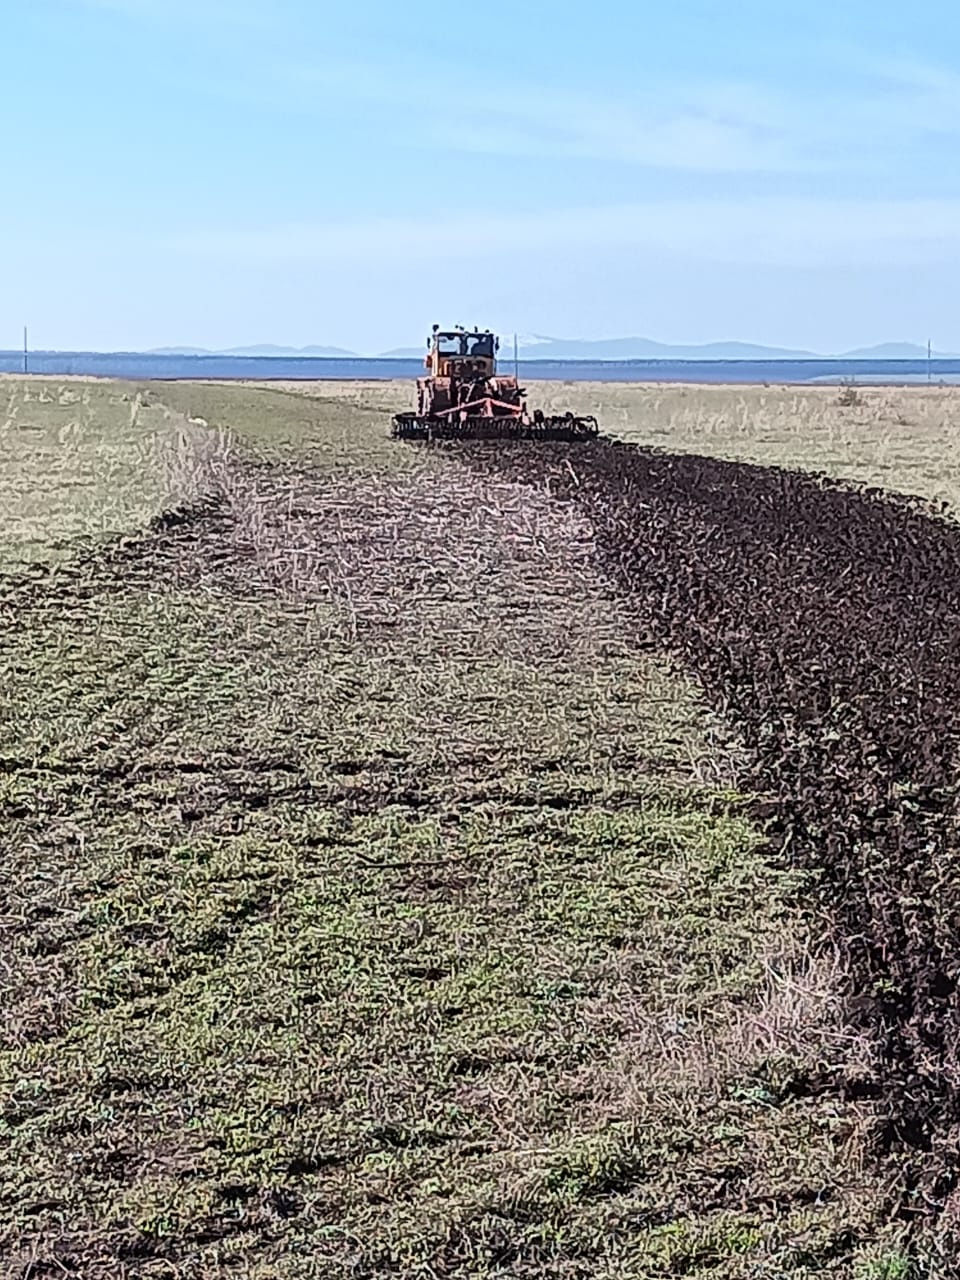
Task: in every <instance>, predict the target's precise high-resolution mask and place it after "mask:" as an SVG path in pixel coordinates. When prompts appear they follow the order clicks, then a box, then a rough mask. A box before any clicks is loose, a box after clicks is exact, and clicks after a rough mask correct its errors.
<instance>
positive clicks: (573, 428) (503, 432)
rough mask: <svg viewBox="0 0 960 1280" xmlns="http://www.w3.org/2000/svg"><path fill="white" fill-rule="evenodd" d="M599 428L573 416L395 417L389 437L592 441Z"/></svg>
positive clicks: (585, 419)
mask: <svg viewBox="0 0 960 1280" xmlns="http://www.w3.org/2000/svg"><path fill="white" fill-rule="evenodd" d="M599 433H600V427H599V425H598V423H597V420H596V418H594V417H590V416H588V417H582V418H578V417H576V416H575V415H574V414H572V413H568V414H562V415H559V416H554V417H549V418H548V417H544V416H543V415H542V414H537V415H536V416H535V417H534V418H532V419H524V418H512V417H507V416H505V417H500V418H496V417H494V418H491V417H470V418H459V419H453V418H424V417H420V416H419V415H418V414H415V413H398V414H397V415H396V416H395V417H394V419H393V429H392V433H391V434H392V435H393V437H394V439H397V440H527V441H532V442H537V441H541V440H543V441H546V440H562V441H578V440H592V439H594V437H596V436H597V435H599Z"/></svg>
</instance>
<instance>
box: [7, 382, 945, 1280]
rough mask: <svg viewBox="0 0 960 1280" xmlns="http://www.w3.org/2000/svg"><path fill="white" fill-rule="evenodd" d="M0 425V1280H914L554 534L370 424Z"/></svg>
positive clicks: (804, 998)
mask: <svg viewBox="0 0 960 1280" xmlns="http://www.w3.org/2000/svg"><path fill="white" fill-rule="evenodd" d="M569 391H570V389H569V388H555V389H554V388H551V389H549V391H548V395H549V396H554V397H559V396H562V395H563V394H566V393H568V392H569ZM0 393H2V396H3V397H4V398H6V400H7V425H6V427H5V428H4V432H5V436H4V438H5V443H6V444H7V445H9V448H8V452H7V455H6V456H7V461H6V463H5V467H4V471H3V474H2V476H0V493H2V494H3V503H4V506H3V510H4V515H5V520H4V527H3V545H2V549H0V554H2V555H3V556H4V557H5V558H6V563H5V568H7V573H6V576H5V578H4V579H2V580H0V581H2V597H0V609H2V612H3V622H4V626H3V631H2V648H0V703H2V705H0V733H2V741H0V806H2V807H0V824H2V825H0V832H2V847H3V849H4V851H5V852H4V855H3V856H4V861H5V864H6V865H5V866H4V873H5V880H6V883H7V885H8V897H7V901H6V903H5V908H4V911H3V914H2V916H0V963H2V966H3V974H4V977H3V979H2V983H3V991H4V1013H5V1017H4V1023H3V1044H2V1050H0V1086H2V1090H3V1093H2V1097H0V1107H2V1110H0V1138H2V1143H3V1148H4V1149H5V1157H6V1158H5V1159H4V1161H3V1166H2V1173H0V1208H2V1212H0V1223H2V1226H0V1269H3V1271H4V1274H10V1275H12V1276H24V1277H26V1276H30V1277H37V1276H53V1275H62V1274H77V1275H81V1276H84V1277H86V1276H91V1277H99V1276H104V1277H106V1276H116V1275H127V1276H141V1275H142V1276H185V1277H194V1276H195V1277H208V1276H219V1275H227V1274H236V1275H243V1276H249V1277H256V1280H267V1278H268V1277H271V1278H272V1277H277V1278H279V1277H281V1276H282V1277H301V1276H302V1277H313V1276H318V1277H328V1276H329V1277H331V1278H332V1280H335V1278H336V1277H338V1276H344V1277H346V1276H355V1277H363V1276H370V1277H373V1276H381V1275H391V1274H393V1275H403V1276H410V1277H424V1278H426V1277H447V1276H449V1277H454V1276H483V1275H488V1276H517V1277H522V1276H557V1277H580V1276H583V1277H586V1276H598V1277H610V1278H611V1280H612V1278H613V1277H618V1278H619V1277H624V1278H627V1277H630V1278H633V1277H635V1278H637V1280H640V1278H643V1277H648V1276H650V1277H654V1276H668V1275H687V1276H701V1275H702V1276H707V1275H709V1276H710V1277H724V1278H727V1277H729V1278H734V1277H748V1276H749V1277H753V1276H764V1275H769V1276H771V1277H778V1276H784V1277H785V1276H790V1277H800V1276H811V1277H812V1276H819V1275H826V1274H836V1275H844V1276H856V1277H861V1278H863V1280H866V1278H867V1277H872V1278H875V1280H881V1278H882V1277H889V1278H893V1277H906V1276H908V1275H910V1274H923V1273H924V1272H923V1271H922V1270H920V1269H919V1268H920V1267H921V1266H922V1263H921V1262H919V1261H918V1260H917V1259H916V1258H915V1257H914V1258H911V1257H910V1256H908V1253H907V1251H906V1250H905V1247H904V1246H903V1244H902V1241H901V1240H900V1238H899V1235H898V1232H897V1230H896V1229H893V1228H888V1227H887V1226H886V1224H885V1223H884V1221H883V1214H882V1204H883V1196H882V1194H881V1192H882V1189H878V1187H877V1184H876V1174H875V1169H874V1167H873V1165H872V1163H871V1161H870V1159H869V1152H868V1150H867V1146H866V1143H867V1138H868V1135H869V1131H870V1104H869V1102H866V1101H859V1102H854V1101H849V1100H847V1101H844V1100H843V1099H842V1098H840V1097H838V1096H836V1094H834V1093H831V1092H826V1093H823V1092H818V1090H817V1089H816V1088H813V1087H811V1085H812V1082H815V1081H816V1080H817V1079H819V1078H820V1077H821V1076H822V1075H823V1074H824V1072H825V1071H829V1072H830V1073H831V1074H832V1075H833V1076H836V1074H837V1073H838V1071H839V1072H840V1073H841V1074H845V1075H846V1076H847V1077H848V1078H849V1079H855V1078H856V1077H857V1075H858V1073H863V1072H866V1071H867V1070H868V1069H869V1057H870V1046H869V1044H865V1043H863V1042H862V1040H860V1039H859V1038H858V1037H856V1036H851V1035H850V1033H849V1032H848V1031H847V1030H846V1028H845V1026H844V1023H843V1019H842V1015H841V996H842V994H843V974H842V972H841V971H840V969H839V966H838V962H837V961H836V959H835V957H834V956H832V954H831V953H830V951H829V950H825V949H823V948H822V947H821V946H819V945H815V941H816V938H817V934H818V930H819V927H820V922H819V921H817V920H816V919H811V918H810V917H809V914H807V908H808V904H809V901H810V899H809V898H808V897H806V896H805V893H804V884H803V883H802V881H801V880H800V879H799V878H798V876H797V875H796V874H794V873H792V872H791V871H789V870H788V869H787V868H785V867H783V866H779V865H776V864H774V863H772V862H771V861H770V860H769V858H767V857H766V856H765V853H764V849H763V846H762V842H761V840H760V837H759V833H758V831H757V828H756V827H755V825H754V824H753V823H752V822H751V819H750V810H751V803H750V802H751V797H746V796H743V795H741V794H739V792H738V791H737V776H738V750H737V744H736V742H735V741H734V740H731V738H730V737H729V734H728V733H727V732H726V730H725V729H724V727H723V726H722V725H720V724H718V723H716V722H715V721H714V720H713V719H712V718H711V717H710V715H709V714H708V713H707V712H706V711H705V709H704V707H703V706H702V705H701V704H700V702H699V701H698V698H697V694H696V690H695V689H693V688H692V687H691V686H690V685H689V684H687V683H686V682H685V681H684V680H683V679H682V678H681V677H680V676H679V675H678V674H677V673H676V672H674V671H671V670H670V669H669V667H668V666H667V665H666V664H665V663H664V661H663V659H662V658H660V657H659V656H658V655H657V654H656V653H655V652H652V651H651V649H650V646H649V644H648V643H646V642H645V640H644V637H643V635H642V634H638V631H637V627H636V624H635V621H634V619H632V618H631V615H630V611H629V602H628V601H626V600H624V599H622V598H618V596H617V595H616V594H615V593H614V592H613V591H612V590H611V589H610V588H609V586H608V585H607V584H606V583H605V582H604V581H603V580H602V579H601V578H599V577H598V576H597V574H596V572H595V570H594V566H593V560H592V554H591V545H590V536H589V530H588V529H587V528H586V527H585V526H584V525H583V523H582V522H581V521H580V520H579V519H578V518H577V516H576V515H575V513H573V512H572V511H571V509H569V508H567V507H561V506H558V505H556V504H553V503H552V502H551V501H550V500H549V498H548V497H547V496H546V495H538V494H537V493H535V492H531V491H529V490H526V489H521V488H520V487H518V486H514V485H510V484H506V483H497V482H493V481H481V480H479V479H478V478H477V477H471V476H470V475H469V474H468V473H466V472H465V471H463V470H461V469H460V468H458V467H456V466H455V465H452V464H451V463H450V462H449V460H444V459H443V458H441V457H437V456H434V455H431V454H429V453H428V452H427V451H423V450H417V449H403V448H401V447H399V446H395V445H393V444H391V443H390V442H389V441H387V440H385V439H384V435H385V428H386V424H385V422H384V411H385V410H386V411H389V409H390V407H391V404H392V400H391V397H392V396H393V391H392V390H391V388H390V387H389V386H387V387H378V388H376V389H375V390H374V391H373V392H370V391H367V390H366V389H363V388H361V389H359V391H358V389H356V388H353V387H329V386H328V387H323V388H316V387H314V388H303V387H300V388H297V389H296V394H289V393H285V392H283V391H278V390H276V389H255V388H238V387H217V386H189V387H188V386H182V385H180V386H152V387H150V388H148V389H144V388H137V387H133V386H130V387H122V386H120V385H119V384H107V383H90V384H86V383H70V384H62V385H61V384H58V383H56V382H51V381H46V380H31V381H29V382H19V381H16V380H5V381H4V382H3V383H2V385H0ZM580 394H584V395H588V394H589V391H587V392H582V393H580ZM697 394H698V395H699V396H705V394H706V393H704V392H700V391H698V392H697ZM760 394H761V393H760V392H759V391H758V392H757V393H756V395H760ZM768 394H771V395H772V393H768ZM787 394H788V393H782V396H781V400H780V401H778V403H781V404H783V403H784V399H783V397H785V396H786V395H787ZM816 394H817V396H819V394H820V393H816ZM876 394H877V395H879V394H880V393H876ZM887 394H888V393H884V395H887ZM931 394H934V393H910V396H904V398H903V408H902V409H899V410H897V411H896V412H897V413H899V414H900V416H905V415H906V413H907V412H908V411H913V406H914V405H915V404H917V403H920V402H921V399H922V398H923V396H929V395H931ZM603 395H609V396H610V397H611V404H610V405H607V406H606V408H607V416H608V415H609V412H610V411H611V409H612V408H613V407H615V406H617V405H620V404H621V402H622V403H624V404H626V403H627V401H628V399H629V396H630V395H633V396H635V397H636V404H637V405H639V406H640V412H639V413H637V415H636V417H637V424H636V426H635V431H636V432H637V435H638V437H639V436H640V435H642V436H644V437H645V438H646V437H649V436H651V435H656V434H658V433H659V432H660V431H661V430H664V431H665V432H666V433H667V434H668V435H669V433H670V432H671V431H672V432H674V433H675V434H676V436H677V438H678V447H684V446H685V445H688V444H689V443H690V440H692V439H693V437H694V434H695V431H697V430H699V431H701V434H702V435H704V434H705V435H707V436H710V432H709V431H706V432H704V431H703V419H702V418H701V419H699V420H697V421H698V423H699V425H697V426H692V425H691V426H690V440H688V439H687V438H686V437H684V433H683V429H682V423H678V421H677V420H675V418H674V417H673V416H671V415H672V414H673V413H674V411H675V410H674V409H671V415H668V416H667V417H664V414H663V412H662V406H663V405H664V403H667V402H668V401H669V404H671V405H674V406H675V401H672V400H669V397H667V399H666V400H665V399H664V398H663V397H666V396H667V393H665V392H663V393H660V392H657V393H655V392H652V391H650V390H649V389H640V390H635V391H633V392H628V391H626V390H623V389H619V388H617V389H607V388H604V389H603ZM656 395H660V396H661V399H660V400H657V399H656V398H655V397H656ZM724 395H725V396H726V400H725V401H723V404H721V405H720V408H718V409H717V414H718V421H719V420H720V419H721V418H722V416H723V413H728V412H729V413H732V412H733V411H732V410H731V409H730V408H729V406H730V405H735V406H740V405H741V404H749V402H750V393H746V392H744V391H742V390H741V389H737V390H736V392H735V394H734V393H733V392H731V393H730V394H729V395H727V393H724ZM873 396H874V393H870V394H869V395H868V397H867V406H868V407H867V409H866V410H864V409H862V408H861V409H859V410H857V412H858V413H859V414H860V415H861V416H863V417H864V419H865V420H866V418H868V417H869V415H870V413H871V412H873V413H876V412H877V409H876V405H875V404H873V405H872V407H871V402H872V400H873ZM651 397H654V398H653V399H651ZM728 402H729V403H728ZM923 402H924V403H926V401H925V400H924V401H923ZM594 403H596V402H594ZM719 403H720V402H718V404H719ZM551 404H552V401H550V402H549V403H548V406H547V407H550V406H551ZM370 406H372V407H370ZM651 406H654V409H655V411H654V412H651V411H650V410H651ZM724 406H726V407H724ZM573 407H575V408H578V407H580V406H579V404H577V405H574V406H573ZM677 412H678V411H677ZM796 412H799V410H797V411H796ZM844 412H848V413H849V411H844ZM884 412H886V410H885V409H884ZM737 413H738V414H739V417H738V418H737V421H738V422H739V423H740V424H741V426H742V429H741V430H739V432H738V431H734V430H732V429H731V430H730V431H729V432H726V433H724V431H723V430H722V429H721V428H719V427H718V428H717V430H716V431H715V432H714V433H713V434H712V436H710V441H711V447H715V448H717V449H723V448H726V449H728V450H731V451H736V452H738V453H745V454H746V455H747V456H756V455H758V454H763V453H764V450H767V449H768V448H772V447H774V445H775V447H776V448H777V449H778V450H779V451H780V455H781V461H783V460H786V459H785V457H784V456H783V455H784V451H785V450H786V449H788V446H789V444H790V436H789V431H788V430H787V428H786V427H785V425H784V424H785V422H787V420H788V419H789V414H788V413H786V412H785V411H784V412H782V413H779V414H778V415H774V417H775V419H776V420H775V423H774V425H773V426H770V424H769V421H768V419H765V417H764V414H763V413H762V412H755V413H754V416H753V418H751V417H750V415H749V414H748V413H747V412H746V411H741V410H740V409H739V408H738V409H737ZM835 413H836V415H837V428H836V429H837V431H838V432H840V438H846V437H844V436H843V433H844V432H846V433H847V437H849V436H851V435H853V436H856V434H857V432H858V431H859V432H860V434H861V435H862V437H863V442H862V447H863V449H864V450H867V449H868V448H873V446H872V445H869V446H868V443H867V436H868V435H869V432H870V430H871V427H870V423H869V422H867V421H865V422H864V424H863V426H862V427H860V426H859V425H857V423H853V424H850V423H849V422H848V421H847V420H846V419H843V418H842V417H839V414H840V411H839V410H836V411H835ZM658 415H659V416H658ZM833 419H834V410H833V409H832V408H829V411H828V409H827V408H825V409H824V418H823V420H824V421H830V422H832V421H833ZM684 421H685V420H684ZM691 421H692V420H691ZM816 421H817V422H820V419H816ZM751 423H753V425H752V426H751V425H750V424H751ZM664 424H666V425H665V426H664ZM627 425H628V426H629V425H630V424H629V423H628V424H627ZM822 429H823V430H826V428H822ZM819 430H821V427H820V426H817V427H816V428H815V430H814V431H813V434H814V436H816V435H817V431H819ZM932 435H933V429H932V428H931V436H932ZM768 437H769V438H768ZM670 438H671V439H672V436H671V437H670ZM792 438H793V439H795V441H796V442H797V447H798V448H799V447H800V444H801V442H802V443H803V447H804V449H809V448H810V444H809V441H808V440H807V439H806V437H804V436H803V435H802V434H801V433H800V432H797V433H796V434H795V436H794V437H792ZM771 439H772V440H773V441H774V444H773V445H772V444H771V443H770V441H771ZM704 451H706V450H704ZM921 452H922V453H923V463H922V466H920V467H919V468H918V467H917V465H916V462H917V458H916V455H914V458H913V463H912V464H911V461H910V459H909V458H907V457H906V456H904V459H902V465H901V470H900V471H895V472H894V473H892V475H890V476H889V478H888V479H887V483H888V484H891V485H898V486H902V487H906V488H908V489H909V488H914V489H916V488H918V487H921V488H922V487H923V486H927V488H928V489H929V487H930V483H931V481H930V475H932V474H933V466H934V464H933V460H932V459H933V455H932V445H930V444H929V442H927V444H926V445H925V446H924V449H923V450H921ZM849 456H850V457H851V458H852V459H853V461H852V463H851V465H852V466H854V467H858V466H861V465H863V466H869V465H873V466H878V465H879V464H878V463H877V457H878V456H879V455H876V454H875V455H872V461H871V459H870V458H866V459H865V460H863V461H862V463H861V460H859V458H858V456H857V455H856V453H855V451H854V453H853V454H851V455H849ZM891 456H893V457H895V458H899V457H900V454H899V453H898V452H897V451H892V452H891V451H890V450H888V453H887V455H886V457H887V459H888V460H889V458H890V457H891ZM944 459H945V460H944V469H943V472H942V473H940V478H939V480H938V482H937V483H938V485H939V490H937V491H936V492H935V493H934V494H933V496H944V497H946V498H949V492H947V490H949V488H950V486H951V485H952V479H951V478H950V476H949V474H948V473H949V468H950V467H952V465H953V455H952V454H950V455H947V454H946V453H945V454H944ZM757 460H766V461H770V460H771V459H770V458H769V457H765V458H760V457H757ZM791 460H794V461H797V462H800V463H805V462H806V461H807V458H806V457H805V456H804V457H798V458H796V459H791ZM840 464H842V459H841V460H840V463H838V465H840ZM910 465H913V470H912V471H910V477H909V478H910V480H911V481H912V480H913V479H916V481H917V483H916V484H912V483H909V482H908V480H907V479H906V478H905V477H906V470H907V469H909V466H910ZM51 468H53V470H51ZM945 476H946V479H945V478H944V477H945ZM856 478H864V477H861V476H859V475H858V476H857V477H856ZM940 490H943V491H944V493H943V494H941V492H940ZM151 520H152V521H153V523H152V525H151V524H150V523H149V522H150V521H151ZM930 1274H932V1272H931V1273H930Z"/></svg>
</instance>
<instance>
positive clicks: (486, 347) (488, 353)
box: [467, 333, 493, 359]
mask: <svg viewBox="0 0 960 1280" xmlns="http://www.w3.org/2000/svg"><path fill="white" fill-rule="evenodd" d="M467 355H468V356H474V357H481V356H483V357H486V358H487V359H492V358H493V334H492V333H468V334H467Z"/></svg>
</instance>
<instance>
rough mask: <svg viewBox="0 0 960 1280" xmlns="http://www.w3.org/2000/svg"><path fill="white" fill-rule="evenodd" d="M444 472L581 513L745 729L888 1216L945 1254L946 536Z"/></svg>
mask: <svg viewBox="0 0 960 1280" xmlns="http://www.w3.org/2000/svg"><path fill="white" fill-rule="evenodd" d="M451 453H453V456H455V457H458V458H459V459H460V460H461V461H462V462H465V463H466V464H467V465H468V466H470V467H471V468H472V469H474V470H477V471H480V472H483V473H490V472H493V473H496V474H498V475H501V476H506V477H509V478H511V479H514V480H522V481H525V482H527V483H530V484H534V485H537V486H540V487H545V488H547V489H548V490H549V491H550V492H552V493H553V494H554V496H555V497H557V498H560V499H565V500H569V501H573V502H575V503H576V504H577V505H578V507H579V508H580V509H581V510H582V511H583V512H584V513H585V514H587V515H588V516H589V518H590V520H591V522H592V525H593V528H594V530H595V535H596V540H597V554H598V556H599V559H600V561H601V563H602V565H603V567H604V568H605V569H606V571H607V572H608V573H609V574H611V575H612V577H613V578H614V579H615V580H616V581H617V582H618V583H619V585H620V586H621V588H623V589H624V590H625V591H626V592H628V593H629V595H630V598H631V602H632V604H634V605H635V606H636V608H637V609H638V618H639V621H640V622H642V623H643V624H644V625H646V626H649V627H650V629H651V630H652V631H653V633H655V634H656V635H657V636H658V637H659V639H660V641H661V642H662V643H663V644H664V645H665V646H666V647H667V648H669V649H670V650H672V651H673V652H674V653H675V654H677V655H679V656H680V657H681V659H682V661H683V662H684V664H685V665H686V666H687V667H688V668H689V669H691V670H692V672H693V673H694V674H695V675H696V676H697V678H698V679H699V681H700V682H701V684H702V686H703V688H704V690H705V692H706V694H707V696H708V697H709V698H710V699H711V700H712V702H713V704H714V706H715V707H717V708H718V709H719V710H720V711H721V712H723V713H724V714H725V715H727V716H728V717H730V718H732V719H733V720H734V721H735V722H736V723H737V726H738V728H739V730H740V732H741V734H742V737H743V739H744V742H745V745H746V747H747V749H748V752H749V755H750V758H751V760H752V774H753V776H752V777H751V778H750V779H749V780H748V781H749V783H750V785H752V787H753V788H754V789H755V790H756V791H757V792H759V793H760V794H761V795H764V796H769V797H771V799H772V802H773V803H772V804H771V805H769V806H767V812H766V813H765V814H763V816H771V812H770V811H772V820H771V822H770V825H769V833H770V838H771V843H772V845H773V848H774V850H776V851H779V852H780V853H781V854H783V855H784V856H786V857H788V858H789V859H790V860H791V861H792V862H793V863H795V864H797V865H800V866H803V867H807V868H811V869H814V870H816V871H817V872H818V873H819V876H820V883H821V886H822V896H823V900H824V902H825V904H826V906H827V908H828V910H829V914H830V916H831V918H832V919H833V921H834V922H835V927H836V929H837V932H838V934H839V937H840V941H841V945H842V946H843V949H844V953H845V956H846V960H847V964H848V968H849V974H850V987H851V989H850V999H849V1006H848V1008H849V1018H850V1022H851V1024H852V1025H853V1026H855V1027H856V1028H858V1029H860V1030H862V1031H863V1032H865V1033H866V1034H868V1035H869V1036H870V1038H871V1040H872V1041H873V1043H874V1044H875V1045H876V1074H877V1080H876V1084H877V1085H878V1086H879V1092H880V1096H881V1101H880V1104H879V1107H880V1123H879V1125H878V1131H877V1135H876V1140H877V1154H878V1155H879V1156H882V1157H889V1158H890V1159H892V1160H893V1161H894V1162H895V1163H896V1165H897V1166H899V1170H900V1177H899V1179H898V1190H897V1200H896V1203H895V1204H894V1205H893V1206H891V1209H892V1212H894V1213H896V1214H897V1215H898V1216H901V1217H904V1218H909V1219H912V1218H917V1217H928V1216H935V1215H938V1214H941V1213H942V1211H943V1210H947V1212H946V1213H945V1214H943V1216H942V1217H941V1218H940V1226H939V1230H940V1232H943V1231H947V1232H949V1233H950V1234H951V1238H952V1237H953V1233H958V1237H960V1232H958V1221H960V1211H958V1200H960V1191H958V1190H957V1187H958V1178H960V1173H958V1169H957V1154H958V1150H960V994H958V983H960V856H958V850H957V830H958V824H957V767H958V758H960V757H958V746H960V526H957V525H953V524H950V523H948V522H946V521H944V520H941V519H937V518H935V516H934V514H933V513H932V510H931V509H930V508H929V507H928V506H927V504H925V503H923V502H922V501H921V500H920V499H914V498H908V497H898V496H896V495H890V494H883V493H881V492H880V491H879V490H876V489H862V488H861V489H857V488H854V487H852V486H849V485H844V484H841V483H838V482H832V481H830V480H828V479H827V478H825V477H822V476H816V475H812V474H810V473H801V472H788V471H781V470H778V469H773V468H764V467H757V466H750V465H747V464H742V463H735V462H727V461H722V460H719V459H711V458H703V457H697V456H691V455H686V456H682V455H681V456H672V455H666V454H660V453H657V452H654V451H651V450H645V449H640V448H638V447H635V446H631V445H626V444H622V443H619V442H614V441H612V440H607V439H601V440H600V441H599V442H597V443H596V444H594V445H586V446H561V447H557V446H553V447H540V448H536V447H534V448H531V447H529V446H527V447H526V448H523V447H520V448H513V449H503V448H502V446H501V447H500V448H490V447H485V446H482V445H470V446H463V445H461V446H457V447H455V448H454V449H451ZM842 1086H843V1082H841V1081H837V1082H836V1087H837V1088H842Z"/></svg>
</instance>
